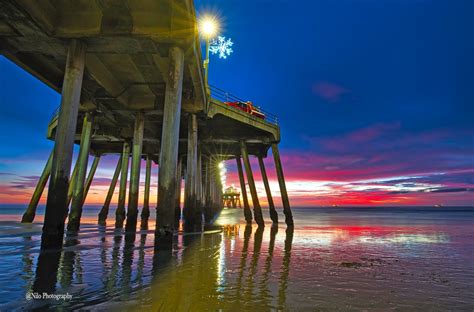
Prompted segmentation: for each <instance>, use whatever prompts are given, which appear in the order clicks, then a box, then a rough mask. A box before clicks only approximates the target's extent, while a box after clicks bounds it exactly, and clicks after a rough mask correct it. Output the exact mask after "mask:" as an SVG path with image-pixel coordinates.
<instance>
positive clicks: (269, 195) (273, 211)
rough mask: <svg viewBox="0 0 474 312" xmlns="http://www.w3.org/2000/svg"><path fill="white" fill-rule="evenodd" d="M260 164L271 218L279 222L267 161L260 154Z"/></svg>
mask: <svg viewBox="0 0 474 312" xmlns="http://www.w3.org/2000/svg"><path fill="white" fill-rule="evenodd" d="M258 165H259V167H260V171H261V173H262V180H263V185H264V186H265V192H266V193H267V199H268V209H269V210H270V219H272V222H273V223H275V224H276V223H278V213H277V211H276V209H275V203H274V202H273V197H272V191H271V190H270V183H268V176H267V171H266V170H265V163H264V162H263V157H262V156H261V155H259V156H258Z"/></svg>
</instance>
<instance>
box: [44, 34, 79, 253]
mask: <svg viewBox="0 0 474 312" xmlns="http://www.w3.org/2000/svg"><path fill="white" fill-rule="evenodd" d="M85 52H86V47H85V45H84V44H83V43H82V42H81V41H79V40H76V39H73V40H71V41H70V43H69V47H68V54H67V60H66V68H65V73H64V80H63V86H62V91H61V108H60V110H59V117H58V126H57V130H56V137H55V144H54V153H53V162H52V167H51V178H50V182H49V188H48V199H47V201H46V212H45V217H44V225H43V234H42V237H41V247H42V248H50V247H51V248H54V247H61V246H62V241H63V235H64V216H65V214H66V212H67V191H68V187H69V174H70V171H71V161H72V152H73V150H72V146H73V144H74V135H75V131H76V122H77V113H78V109H79V100H80V97H81V88H82V78H83V75H84V63H85Z"/></svg>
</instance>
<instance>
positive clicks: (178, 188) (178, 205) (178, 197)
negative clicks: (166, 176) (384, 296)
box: [174, 157, 183, 224]
mask: <svg viewBox="0 0 474 312" xmlns="http://www.w3.org/2000/svg"><path fill="white" fill-rule="evenodd" d="M182 168H183V158H182V157H179V158H178V166H177V168H176V183H177V185H176V202H175V207H174V218H175V221H176V224H178V223H179V220H180V219H181V185H182V183H181V181H182V177H183V176H182Z"/></svg>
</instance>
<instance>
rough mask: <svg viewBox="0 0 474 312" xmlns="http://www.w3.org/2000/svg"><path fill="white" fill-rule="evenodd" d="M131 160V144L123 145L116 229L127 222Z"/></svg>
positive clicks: (125, 143)
mask: <svg viewBox="0 0 474 312" xmlns="http://www.w3.org/2000/svg"><path fill="white" fill-rule="evenodd" d="M129 159H130V143H128V142H124V143H123V150H122V164H121V166H122V168H121V169H120V173H121V174H120V186H119V198H118V203H117V209H116V210H115V228H122V227H123V222H124V220H125V197H126V193H127V178H128V162H129Z"/></svg>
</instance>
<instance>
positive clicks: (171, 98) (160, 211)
mask: <svg viewBox="0 0 474 312" xmlns="http://www.w3.org/2000/svg"><path fill="white" fill-rule="evenodd" d="M168 54H169V67H168V73H167V77H168V78H167V83H166V93H165V103H164V110H163V130H162V135H161V149H160V161H159V164H160V171H159V177H158V205H157V208H156V225H157V226H156V231H157V233H161V234H163V233H167V234H169V233H171V232H172V231H173V228H174V223H175V217H174V213H175V203H176V192H177V190H176V188H177V187H178V183H177V182H178V181H177V179H176V170H177V166H178V148H179V126H180V117H181V95H182V88H183V70H184V52H183V50H182V49H181V48H179V47H173V48H170V49H169V53H168ZM168 236H170V235H168ZM170 237H171V236H170ZM170 243H171V240H170Z"/></svg>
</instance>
